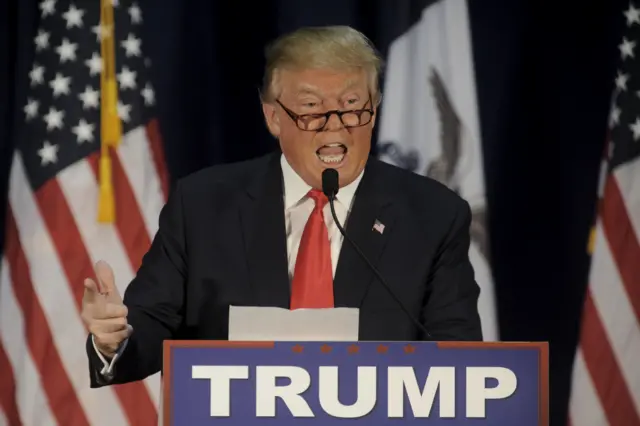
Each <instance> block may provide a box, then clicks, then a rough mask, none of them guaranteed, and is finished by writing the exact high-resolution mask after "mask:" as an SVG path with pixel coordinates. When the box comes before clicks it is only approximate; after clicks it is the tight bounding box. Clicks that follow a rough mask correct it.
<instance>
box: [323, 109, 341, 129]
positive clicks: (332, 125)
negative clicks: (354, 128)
mask: <svg viewBox="0 0 640 426" xmlns="http://www.w3.org/2000/svg"><path fill="white" fill-rule="evenodd" d="M324 128H325V130H328V131H333V132H335V131H337V130H342V129H343V128H344V124H342V120H340V116H339V115H338V114H337V113H335V112H334V113H333V114H331V115H330V116H329V118H328V119H327V124H325V126H324Z"/></svg>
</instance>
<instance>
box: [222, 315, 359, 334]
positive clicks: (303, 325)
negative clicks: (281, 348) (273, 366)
mask: <svg viewBox="0 0 640 426" xmlns="http://www.w3.org/2000/svg"><path fill="white" fill-rule="evenodd" d="M359 320H360V310H359V309H357V308H330V309H296V310H293V311H292V310H289V309H283V308H274V307H256V306H230V307H229V340H243V341H256V340H260V341H274V342H275V341H340V342H343V341H357V340H358V326H359Z"/></svg>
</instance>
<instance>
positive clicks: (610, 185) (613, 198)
mask: <svg viewBox="0 0 640 426" xmlns="http://www.w3.org/2000/svg"><path fill="white" fill-rule="evenodd" d="M639 176H640V175H639ZM601 215H602V223H603V227H604V230H605V233H606V235H607V239H608V240H609V244H610V246H611V253H612V254H613V258H614V259H615V262H616V265H617V267H618V270H619V272H620V276H621V277H622V282H623V284H624V287H625V290H626V292H627V295H628V298H629V300H630V302H631V305H632V306H633V311H634V312H635V316H636V321H639V322H640V285H638V283H640V260H639V259H640V244H639V243H638V238H637V237H636V235H634V233H633V232H632V231H633V226H632V225H631V221H630V220H629V214H628V213H627V208H626V206H625V203H624V199H623V195H622V193H621V192H620V188H619V186H618V183H617V179H616V178H615V177H613V176H612V177H611V178H609V179H608V181H607V183H606V187H605V194H604V200H603V203H602V214H601ZM638 353H639V354H640V352H638Z"/></svg>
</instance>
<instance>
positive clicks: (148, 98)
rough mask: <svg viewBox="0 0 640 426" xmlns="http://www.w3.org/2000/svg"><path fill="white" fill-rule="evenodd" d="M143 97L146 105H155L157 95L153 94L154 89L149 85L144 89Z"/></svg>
mask: <svg viewBox="0 0 640 426" xmlns="http://www.w3.org/2000/svg"><path fill="white" fill-rule="evenodd" d="M141 93H142V97H143V98H144V104H145V105H147V106H149V105H153V104H154V102H155V96H154V95H155V94H154V93H153V87H151V85H150V84H149V83H147V84H146V85H145V86H144V89H142V92H141Z"/></svg>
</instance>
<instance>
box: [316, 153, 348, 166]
mask: <svg viewBox="0 0 640 426" xmlns="http://www.w3.org/2000/svg"><path fill="white" fill-rule="evenodd" d="M318 158H319V159H320V161H322V162H323V163H328V164H331V163H339V162H341V161H342V159H343V158H344V154H338V155H320V154H318Z"/></svg>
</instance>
